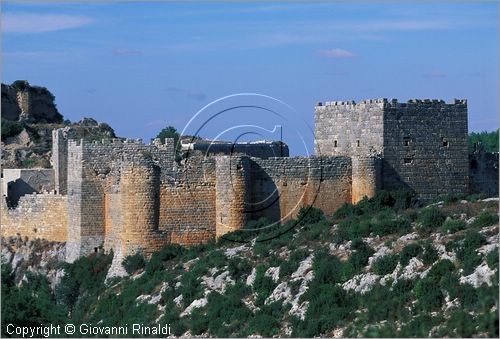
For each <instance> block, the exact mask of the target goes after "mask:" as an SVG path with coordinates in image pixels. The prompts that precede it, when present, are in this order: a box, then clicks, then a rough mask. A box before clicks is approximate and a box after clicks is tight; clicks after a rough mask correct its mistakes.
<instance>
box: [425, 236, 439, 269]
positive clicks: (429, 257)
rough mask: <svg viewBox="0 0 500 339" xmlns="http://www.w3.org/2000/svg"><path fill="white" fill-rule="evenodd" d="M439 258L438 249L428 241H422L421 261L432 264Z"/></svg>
mask: <svg viewBox="0 0 500 339" xmlns="http://www.w3.org/2000/svg"><path fill="white" fill-rule="evenodd" d="M438 259H439V254H438V251H437V250H436V249H435V248H434V246H433V245H432V243H431V242H430V241H427V242H425V243H424V254H422V262H423V263H424V264H426V265H432V264H433V263H434V262H435V261H436V260H438Z"/></svg>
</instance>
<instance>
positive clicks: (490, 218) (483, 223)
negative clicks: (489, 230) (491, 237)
mask: <svg viewBox="0 0 500 339" xmlns="http://www.w3.org/2000/svg"><path fill="white" fill-rule="evenodd" d="M496 223H498V214H496V213H491V212H488V211H483V212H481V214H479V215H478V216H477V218H476V220H474V222H473V223H472V225H471V226H472V227H477V228H482V227H488V226H491V225H494V224H496Z"/></svg>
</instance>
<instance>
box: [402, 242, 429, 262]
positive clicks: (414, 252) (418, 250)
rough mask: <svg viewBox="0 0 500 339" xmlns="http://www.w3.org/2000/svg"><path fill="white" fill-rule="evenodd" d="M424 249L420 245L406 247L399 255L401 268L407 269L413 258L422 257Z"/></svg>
mask: <svg viewBox="0 0 500 339" xmlns="http://www.w3.org/2000/svg"><path fill="white" fill-rule="evenodd" d="M423 252H424V249H423V248H422V246H420V245H419V244H409V245H406V246H405V247H404V248H403V250H402V251H401V253H400V254H399V261H400V263H401V266H403V267H405V266H406V265H408V263H409V262H410V259H411V258H414V257H418V256H421V255H422V253H423Z"/></svg>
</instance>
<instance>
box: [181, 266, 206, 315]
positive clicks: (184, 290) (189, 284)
mask: <svg viewBox="0 0 500 339" xmlns="http://www.w3.org/2000/svg"><path fill="white" fill-rule="evenodd" d="M179 292H180V293H181V294H182V303H183V304H184V307H187V306H189V305H190V304H191V303H192V302H193V301H194V300H196V299H200V298H201V297H202V296H203V287H202V286H201V284H200V280H199V274H198V272H196V271H193V270H191V271H189V272H185V273H184V274H183V275H182V276H181V286H180V288H179Z"/></svg>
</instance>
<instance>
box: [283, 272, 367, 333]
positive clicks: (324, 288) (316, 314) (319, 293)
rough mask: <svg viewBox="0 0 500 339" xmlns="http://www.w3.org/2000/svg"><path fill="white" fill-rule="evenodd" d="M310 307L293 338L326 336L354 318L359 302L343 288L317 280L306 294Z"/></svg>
mask: <svg viewBox="0 0 500 339" xmlns="http://www.w3.org/2000/svg"><path fill="white" fill-rule="evenodd" d="M306 295H307V299H308V300H309V307H308V308H307V313H306V317H305V320H304V321H300V322H297V323H296V324H295V326H294V330H293V333H292V336H294V337H314V336H321V335H323V336H324V335H325V333H328V332H330V331H332V330H333V329H335V328H336V327H338V326H339V325H340V324H342V323H343V322H344V321H346V319H348V318H349V317H350V316H352V314H353V311H354V310H355V309H356V306H357V300H356V299H355V298H354V297H353V295H352V294H351V293H348V292H346V291H344V289H343V288H342V287H341V286H338V285H332V284H325V283H322V282H321V281H320V280H317V279H316V277H315V279H314V280H313V281H312V282H311V285H310V287H309V289H308V290H307V292H306Z"/></svg>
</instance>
